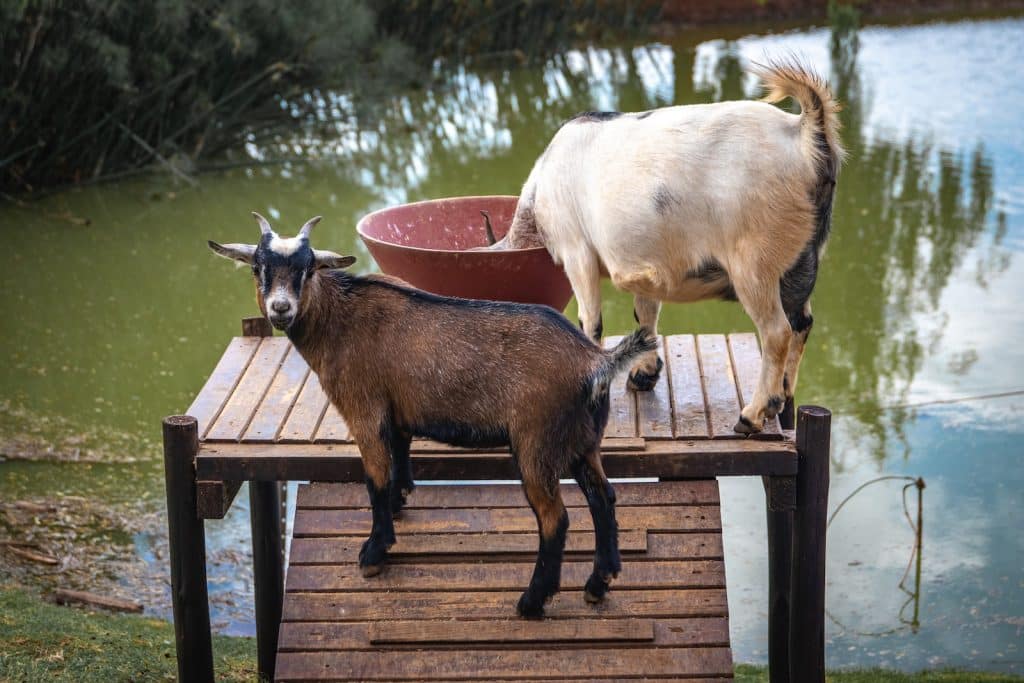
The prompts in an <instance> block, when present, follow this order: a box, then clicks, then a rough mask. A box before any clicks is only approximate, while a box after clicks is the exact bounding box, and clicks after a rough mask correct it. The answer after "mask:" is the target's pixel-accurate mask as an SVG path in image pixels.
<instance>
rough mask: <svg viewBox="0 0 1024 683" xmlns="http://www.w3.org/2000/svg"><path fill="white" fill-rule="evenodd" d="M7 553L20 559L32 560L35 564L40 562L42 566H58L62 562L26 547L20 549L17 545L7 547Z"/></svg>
mask: <svg viewBox="0 0 1024 683" xmlns="http://www.w3.org/2000/svg"><path fill="white" fill-rule="evenodd" d="M7 552H9V553H13V554H15V555H17V556H18V557H22V558H24V559H26V560H32V561H33V562H39V563H40V564H57V563H58V562H60V560H58V559H57V558H56V557H54V556H53V555H47V554H46V553H37V552H36V551H34V550H29V549H28V548H25V547H19V546H16V545H7Z"/></svg>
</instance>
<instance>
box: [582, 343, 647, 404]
mask: <svg viewBox="0 0 1024 683" xmlns="http://www.w3.org/2000/svg"><path fill="white" fill-rule="evenodd" d="M657 348H658V340H657V339H656V338H655V337H653V336H652V335H651V334H650V333H649V332H648V331H647V330H645V329H643V328H640V329H639V330H637V331H636V332H634V333H633V334H631V335H629V336H628V337H626V338H624V339H623V340H622V341H620V342H619V343H618V344H616V345H615V348H613V349H610V350H608V351H605V352H604V362H603V363H602V364H601V366H600V367H599V368H598V369H597V370H595V371H594V374H592V375H591V376H590V402H591V403H597V402H598V401H600V400H601V398H602V397H603V396H604V395H605V394H607V393H608V387H609V386H610V385H611V383H612V380H613V379H615V375H617V374H619V373H620V372H621V371H622V370H623V369H625V368H626V366H627V365H629V364H630V363H632V362H633V359H634V358H636V357H637V356H640V355H643V354H645V353H647V352H648V351H654V350H655V349H657Z"/></svg>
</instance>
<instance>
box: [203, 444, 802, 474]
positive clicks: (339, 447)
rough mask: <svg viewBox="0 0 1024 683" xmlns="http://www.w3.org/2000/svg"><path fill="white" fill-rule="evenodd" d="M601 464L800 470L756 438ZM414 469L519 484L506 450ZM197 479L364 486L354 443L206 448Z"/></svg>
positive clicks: (657, 469) (779, 449) (618, 455)
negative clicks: (350, 483) (341, 483)
mask: <svg viewBox="0 0 1024 683" xmlns="http://www.w3.org/2000/svg"><path fill="white" fill-rule="evenodd" d="M602 461H603V463H604V470H605V472H606V473H607V475H608V476H609V477H660V478H662V479H697V478H706V477H715V476H754V475H757V476H760V475H779V476H791V475H795V474H796V468H797V462H796V447H795V445H794V444H793V442H791V441H754V440H751V439H748V440H737V439H714V440H711V439H701V440H685V441H682V440H677V441H648V442H647V445H646V448H645V449H644V450H643V451H614V450H613V451H604V452H603V454H602ZM412 463H413V472H414V474H415V477H416V479H417V481H422V480H430V479H445V480H452V479H466V480H470V479H485V480H486V479H500V480H504V479H518V478H519V472H518V470H517V469H516V467H515V464H514V463H513V462H512V458H511V457H509V455H508V454H507V453H501V452H467V451H453V450H449V451H447V452H437V453H423V452H414V453H413V456H412ZM566 474H567V475H568V473H566ZM196 476H197V477H199V478H200V479H202V480H210V481H213V480H217V479H222V480H232V479H244V480H254V479H255V480H265V481H284V480H309V481H323V482H332V481H349V482H358V481H363V480H364V476H363V464H362V460H361V459H360V457H359V449H358V448H356V446H355V445H353V444H309V443H306V444H258V443H241V444H239V443H204V444H203V445H202V447H201V448H200V450H199V454H198V455H197V456H196Z"/></svg>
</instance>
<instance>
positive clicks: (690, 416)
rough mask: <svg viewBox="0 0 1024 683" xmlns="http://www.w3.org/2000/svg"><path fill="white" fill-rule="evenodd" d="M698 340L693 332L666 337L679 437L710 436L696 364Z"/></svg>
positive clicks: (674, 413) (667, 364) (666, 359)
mask: <svg viewBox="0 0 1024 683" xmlns="http://www.w3.org/2000/svg"><path fill="white" fill-rule="evenodd" d="M696 344H697V342H696V340H695V339H694V336H693V335H692V334H674V335H672V336H670V337H668V338H667V340H666V346H667V349H668V350H667V351H666V353H665V369H664V370H663V372H664V373H665V375H666V377H667V379H668V380H669V383H670V384H671V390H672V417H673V421H674V423H675V434H676V438H679V439H706V438H708V415H707V408H706V406H705V405H704V387H703V384H702V383H701V379H700V365H699V364H698V363H697V345H696Z"/></svg>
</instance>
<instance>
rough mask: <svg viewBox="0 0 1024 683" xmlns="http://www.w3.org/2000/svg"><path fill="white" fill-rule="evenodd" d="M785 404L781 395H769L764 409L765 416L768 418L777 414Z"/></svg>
mask: <svg viewBox="0 0 1024 683" xmlns="http://www.w3.org/2000/svg"><path fill="white" fill-rule="evenodd" d="M785 404H786V400H785V399H784V398H782V397H781V396H769V397H768V405H767V406H766V407H765V409H764V414H765V417H767V418H768V419H769V420H770V419H772V418H773V417H775V416H776V415H778V414H779V412H781V411H782V407H783V406H784V405H785Z"/></svg>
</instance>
